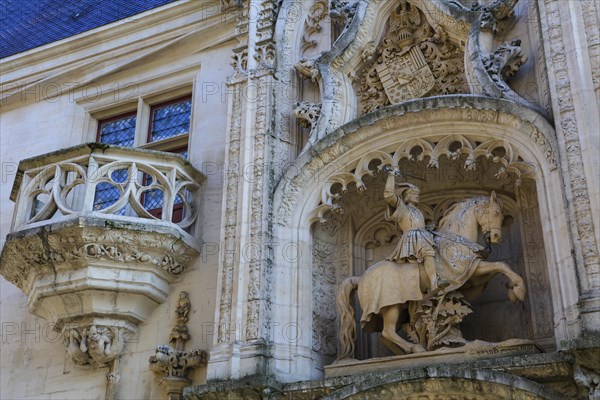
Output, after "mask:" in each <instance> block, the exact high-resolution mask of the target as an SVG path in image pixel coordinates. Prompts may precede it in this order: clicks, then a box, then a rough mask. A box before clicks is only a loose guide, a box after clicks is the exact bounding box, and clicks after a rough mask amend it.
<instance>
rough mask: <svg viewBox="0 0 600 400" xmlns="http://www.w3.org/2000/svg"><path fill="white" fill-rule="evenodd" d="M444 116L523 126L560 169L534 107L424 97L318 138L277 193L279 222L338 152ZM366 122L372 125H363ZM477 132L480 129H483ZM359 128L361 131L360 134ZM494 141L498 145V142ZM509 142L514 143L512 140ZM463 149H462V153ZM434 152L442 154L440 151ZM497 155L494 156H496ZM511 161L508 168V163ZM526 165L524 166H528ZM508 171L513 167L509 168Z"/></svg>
mask: <svg viewBox="0 0 600 400" xmlns="http://www.w3.org/2000/svg"><path fill="white" fill-rule="evenodd" d="M390 117H393V118H390ZM384 120H385V121H384ZM443 120H452V121H454V123H456V122H457V121H462V122H464V123H465V124H471V123H478V124H485V125H486V126H488V127H489V129H502V130H503V131H506V130H515V129H517V130H519V135H522V136H524V137H528V138H529V139H528V140H530V141H531V143H535V148H536V152H537V153H538V154H540V155H542V154H543V158H544V160H543V163H544V164H545V165H546V166H547V167H548V168H549V169H550V170H555V169H556V168H557V156H556V143H555V139H554V138H553V137H552V135H551V134H550V133H549V132H551V131H552V128H551V126H550V125H549V124H548V123H547V122H546V121H545V120H543V119H540V118H539V114H537V113H535V112H533V111H532V110H529V109H527V108H524V107H522V106H519V105H517V104H515V103H513V102H509V101H506V100H499V99H489V98H483V97H478V96H469V97H468V98H463V97H462V96H445V97H439V98H432V99H422V100H418V101H414V102H409V103H404V104H399V105H397V106H394V107H386V108H384V109H381V110H377V112H375V113H371V114H368V115H365V116H363V117H362V118H360V119H358V120H357V121H355V122H353V123H350V124H347V125H346V126H343V127H341V128H339V129H337V130H336V131H335V132H332V133H331V134H330V136H331V137H328V138H327V139H326V140H325V139H322V140H321V141H320V142H317V143H315V144H314V145H313V146H312V148H311V149H312V150H314V151H316V152H317V153H318V154H319V157H310V156H309V155H308V153H307V156H306V157H301V158H299V159H298V161H297V162H296V163H295V164H294V166H293V167H291V168H290V169H289V170H288V173H287V174H286V175H285V176H284V177H283V178H282V180H281V183H280V185H279V190H281V192H280V193H281V194H282V195H283V197H282V198H281V199H277V197H276V200H277V202H280V204H279V205H278V206H277V207H276V209H277V210H278V213H277V215H278V217H277V221H278V222H279V223H283V224H285V223H286V222H284V221H287V218H288V217H287V216H289V215H290V214H291V213H292V210H293V204H295V201H296V199H297V197H298V192H297V188H298V187H300V186H302V184H303V183H304V182H307V181H313V180H314V179H315V176H316V175H317V174H318V173H319V171H322V170H323V168H324V169H325V170H326V171H327V170H328V169H327V168H328V166H327V163H329V162H333V160H335V159H336V158H337V157H338V156H339V155H340V154H342V153H344V152H345V151H347V150H348V149H350V148H352V147H353V146H355V145H357V144H358V143H360V142H361V141H362V140H365V139H366V138H371V137H373V135H376V134H375V133H374V132H382V131H385V130H393V129H398V127H402V126H412V127H413V130H414V129H416V127H417V126H421V125H422V124H431V123H433V122H434V121H436V122H439V121H443ZM367 126H368V127H369V129H364V128H365V127H367ZM492 127H493V128H492ZM479 130H480V131H481V127H480V128H479ZM359 132H362V134H361V133H359ZM505 134H506V132H505ZM342 138H343V139H342ZM490 139H491V136H488V140H490ZM491 144H492V143H491ZM493 144H494V145H496V144H497V143H493ZM509 145H511V146H512V141H511V143H509ZM438 146H439V145H438ZM438 148H439V150H440V151H441V152H442V153H443V152H446V151H448V153H446V154H447V155H451V156H453V157H454V156H457V155H458V154H454V151H453V150H451V149H449V148H446V149H445V150H444V146H442V147H438ZM467 148H469V147H467ZM475 148H476V147H475ZM475 148H474V147H473V146H472V145H471V147H470V149H471V150H468V151H474V149H475ZM464 150H466V148H465V149H464ZM464 150H461V152H462V151H464ZM481 150H483V148H480V149H479V150H478V153H479V151H481ZM489 150H492V149H488V150H485V152H488V151H489ZM523 150H526V148H525V147H520V148H519V150H518V151H523ZM408 154H410V153H405V156H406V157H408ZM435 154H441V153H437V152H436V153H435ZM473 154H474V153H473ZM492 154H493V153H492ZM411 156H412V155H411ZM515 156H516V158H515ZM495 157H496V155H494V156H493V157H492V159H494V158H495ZM505 157H509V159H512V160H513V161H517V162H520V161H518V160H517V158H518V155H516V154H515V153H512V155H511V153H508V152H507V153H504V154H503V155H502V156H501V157H498V158H497V160H498V161H499V162H503V161H501V160H502V159H505ZM510 157H512V158H510ZM505 160H508V159H505ZM510 163H511V162H509V163H508V164H507V165H506V166H507V167H509V166H510ZM465 165H467V164H465ZM518 165H519V164H518ZM526 165H527V164H525V165H522V166H523V167H526ZM334 167H335V170H336V172H340V168H341V166H339V165H334ZM350 170H351V168H350V169H348V172H349V171H350ZM511 171H514V173H515V174H517V171H519V170H518V169H511ZM507 172H510V171H509V170H508V169H507ZM520 173H522V171H521V172H520ZM363 176H364V175H363ZM345 179H346V177H345V178H344V180H345ZM340 183H341V182H340ZM284 188H285V189H284ZM279 190H278V191H279ZM325 193H326V192H325ZM276 196H277V193H276ZM327 199H332V197H331V196H329V195H326V196H325V200H326V201H327ZM333 204H335V203H333Z"/></svg>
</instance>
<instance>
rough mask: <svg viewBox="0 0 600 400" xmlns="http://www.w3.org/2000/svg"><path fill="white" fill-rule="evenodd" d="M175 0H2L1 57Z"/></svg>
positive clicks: (0, 5) (0, 21)
mask: <svg viewBox="0 0 600 400" xmlns="http://www.w3.org/2000/svg"><path fill="white" fill-rule="evenodd" d="M173 1H176V0H1V1H0V58H4V57H8V56H11V55H13V54H17V53H21V52H23V51H26V50H29V49H33V48H35V47H38V46H42V45H44V44H48V43H52V42H55V41H57V40H61V39H64V38H67V37H70V36H74V35H77V34H79V33H82V32H85V31H89V30H91V29H94V28H97V27H99V26H102V25H106V24H110V23H111V22H115V21H119V20H121V19H125V18H127V17H131V16H132V15H136V14H139V13H142V12H144V11H148V10H151V9H153V8H156V7H159V6H162V5H164V4H167V3H171V2H173Z"/></svg>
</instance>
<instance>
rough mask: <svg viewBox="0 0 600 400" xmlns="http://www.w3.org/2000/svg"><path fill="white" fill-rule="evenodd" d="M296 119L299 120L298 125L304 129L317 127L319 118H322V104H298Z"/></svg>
mask: <svg viewBox="0 0 600 400" xmlns="http://www.w3.org/2000/svg"><path fill="white" fill-rule="evenodd" d="M293 114H294V117H296V119H297V120H298V125H300V126H302V127H303V128H311V131H312V129H313V128H314V127H315V124H316V122H317V120H318V119H319V116H321V104H317V103H310V102H308V101H302V102H298V103H296V106H295V107H294V111H293Z"/></svg>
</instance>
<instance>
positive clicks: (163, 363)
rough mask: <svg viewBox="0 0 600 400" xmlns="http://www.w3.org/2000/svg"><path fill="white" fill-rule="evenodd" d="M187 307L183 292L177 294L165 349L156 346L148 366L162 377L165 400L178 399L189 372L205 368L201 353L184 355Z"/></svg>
mask: <svg viewBox="0 0 600 400" xmlns="http://www.w3.org/2000/svg"><path fill="white" fill-rule="evenodd" d="M190 308H191V303H190V299H189V294H188V293H187V292H185V291H183V292H181V293H180V294H179V301H178V304H177V309H176V310H175V315H176V316H177V323H176V324H175V326H174V327H173V330H172V332H171V335H170V337H169V342H170V343H171V345H172V346H174V347H172V346H169V345H160V346H156V350H155V355H153V356H151V357H150V359H149V360H148V362H149V363H150V370H152V371H154V372H158V373H160V374H162V375H163V378H162V380H161V384H162V385H163V386H164V387H165V388H166V389H167V399H168V400H179V399H181V398H182V393H183V388H184V387H185V386H187V385H189V384H190V383H191V381H190V380H189V379H188V378H187V377H186V375H187V374H188V372H189V371H190V370H193V369H194V368H198V367H203V366H206V362H207V355H206V352H205V351H204V350H191V351H185V343H186V342H187V341H188V340H190V335H189V333H188V328H187V323H188V321H189V313H190Z"/></svg>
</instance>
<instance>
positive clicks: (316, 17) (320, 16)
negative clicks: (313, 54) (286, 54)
mask: <svg viewBox="0 0 600 400" xmlns="http://www.w3.org/2000/svg"><path fill="white" fill-rule="evenodd" d="M328 10H329V5H328V4H327V1H326V0H316V1H315V2H314V3H313V4H312V5H311V6H310V8H309V9H308V16H307V17H306V19H305V20H304V35H303V36H302V44H301V45H300V53H301V54H304V53H305V52H306V51H307V50H309V49H312V48H314V47H316V46H317V44H318V41H317V40H316V39H313V38H312V36H313V35H315V34H317V33H319V32H321V29H322V27H321V22H322V21H323V20H324V19H325V18H326V17H327V12H328Z"/></svg>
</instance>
